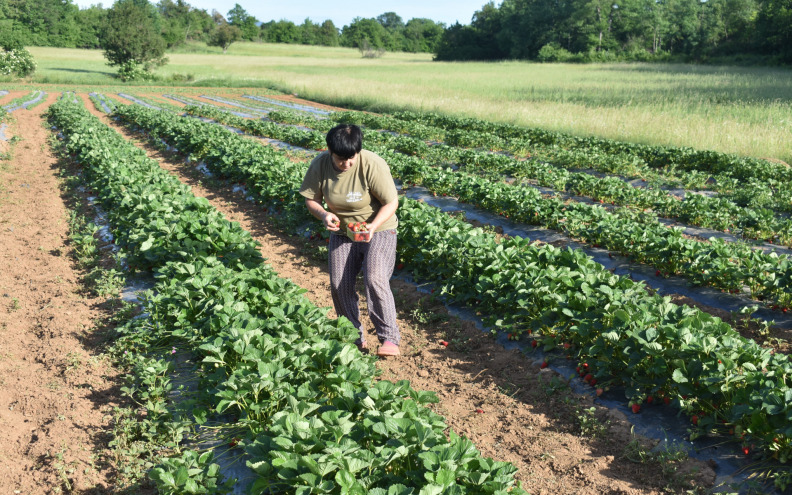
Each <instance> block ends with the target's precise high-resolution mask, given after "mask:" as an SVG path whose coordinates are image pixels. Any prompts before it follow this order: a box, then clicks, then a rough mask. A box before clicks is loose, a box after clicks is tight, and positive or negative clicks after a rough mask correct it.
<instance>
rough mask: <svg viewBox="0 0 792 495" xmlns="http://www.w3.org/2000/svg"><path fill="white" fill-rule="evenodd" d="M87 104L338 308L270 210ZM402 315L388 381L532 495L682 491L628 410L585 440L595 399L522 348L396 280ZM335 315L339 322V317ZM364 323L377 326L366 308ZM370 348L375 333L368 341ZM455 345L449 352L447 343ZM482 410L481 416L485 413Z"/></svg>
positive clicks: (314, 295)
mask: <svg viewBox="0 0 792 495" xmlns="http://www.w3.org/2000/svg"><path fill="white" fill-rule="evenodd" d="M88 108H89V109H90V110H91V111H92V112H93V113H94V114H95V115H97V116H99V117H100V118H102V119H103V121H104V122H105V123H107V124H109V125H111V126H113V127H114V128H115V129H116V130H118V131H119V132H121V133H122V134H123V135H124V136H125V137H126V138H127V139H131V140H132V141H135V142H137V143H138V144H139V145H140V146H141V147H143V148H144V149H146V151H147V153H148V154H149V156H150V157H152V158H154V159H156V160H158V161H159V162H160V164H161V165H162V167H163V168H165V169H166V170H168V171H170V172H171V173H173V174H174V175H176V176H177V177H178V178H179V179H180V180H181V181H183V182H184V183H186V184H189V185H190V186H191V187H192V189H193V192H194V194H195V195H196V196H202V197H205V198H207V199H208V200H209V201H210V202H211V203H212V204H213V205H214V206H215V207H216V208H217V209H218V210H220V211H221V212H223V213H224V214H225V215H226V217H227V218H228V219H229V220H232V221H236V222H239V223H240V224H241V226H242V228H244V229H246V230H248V231H250V232H251V233H252V234H253V236H254V237H255V238H256V239H257V240H258V241H259V242H261V244H262V252H263V254H264V256H265V257H266V258H267V259H268V262H269V263H270V264H272V266H273V267H275V269H276V271H277V272H278V273H279V275H280V276H281V277H285V278H289V279H291V280H293V281H294V282H295V283H296V284H298V285H300V286H301V287H303V288H305V289H307V290H308V293H307V294H306V295H307V296H308V297H309V298H310V299H311V300H312V301H313V302H314V303H315V304H317V305H319V306H324V307H330V306H332V301H331V299H330V291H329V283H328V275H327V267H326V265H325V264H324V263H318V262H315V261H312V259H311V258H310V257H309V256H306V253H307V252H310V251H311V245H310V242H311V241H306V240H304V239H298V238H295V237H289V236H284V235H282V234H281V233H280V232H278V231H276V230H274V229H273V228H271V227H270V226H269V224H268V223H267V214H266V213H265V212H264V211H262V210H261V209H259V208H258V207H256V206H254V205H252V204H250V203H248V202H246V201H244V200H243V198H242V197H241V195H239V194H235V193H233V192H232V191H231V188H230V187H228V186H225V185H222V184H219V185H218V184H215V183H212V181H210V180H208V179H207V178H206V177H204V176H203V175H201V174H200V173H198V172H197V171H196V170H195V169H194V168H192V167H190V166H188V165H186V164H185V163H184V161H183V160H182V159H181V158H180V157H178V156H176V155H173V154H170V153H163V152H162V151H159V150H156V149H154V148H152V147H151V146H148V145H147V144H145V143H144V142H142V138H141V136H139V135H133V134H131V133H129V132H127V131H126V130H125V129H124V128H122V127H120V126H118V125H116V124H115V123H114V122H111V121H110V120H109V119H108V118H107V117H106V116H105V115H103V114H101V113H100V112H98V111H96V110H95V109H94V108H93V106H92V105H89V106H88ZM391 286H392V288H393V291H394V294H395V296H396V301H397V308H398V309H399V310H400V314H399V326H400V328H401V331H402V350H403V353H404V355H403V356H402V357H399V358H395V359H388V360H380V362H379V368H380V369H381V370H382V377H383V378H385V379H390V380H401V379H407V380H410V381H411V382H412V383H413V385H414V386H415V387H416V388H417V389H421V390H431V391H434V392H436V393H437V394H438V396H439V398H440V403H439V404H437V405H436V406H435V409H436V410H437V411H438V412H439V413H441V414H443V415H444V416H445V417H446V418H447V422H448V425H449V426H450V427H451V428H452V429H453V430H454V431H456V432H457V433H461V434H464V435H466V436H468V437H469V438H470V439H471V440H473V441H474V442H475V444H476V446H477V447H478V448H479V449H480V450H481V451H482V453H483V454H484V455H485V456H488V457H493V458H495V459H497V460H502V461H509V462H512V463H514V464H515V465H516V466H517V467H518V469H519V471H520V472H519V475H518V477H519V479H521V480H522V482H523V486H524V488H525V489H526V490H528V491H529V492H531V493H539V494H543V493H546V494H549V493H553V494H562V493H563V494H600V493H620V494H621V493H623V494H639V493H640V494H644V493H661V492H662V491H663V490H664V489H665V488H667V487H669V486H670V487H671V489H672V490H681V489H682V487H683V484H681V483H679V484H675V482H673V481H672V480H670V479H668V478H666V477H664V476H663V474H662V469H661V466H659V465H657V464H636V463H632V462H630V461H628V460H626V459H625V458H624V455H623V454H624V450H625V447H626V446H627V445H628V444H629V443H630V442H631V441H632V440H633V437H632V436H631V434H630V429H629V423H628V422H627V421H626V419H625V418H624V416H623V415H621V414H620V413H614V412H608V411H607V410H604V409H601V408H600V409H598V412H597V415H596V417H597V422H599V423H600V424H605V423H606V422H608V424H609V426H608V427H607V428H606V429H605V431H604V433H603V434H601V435H599V436H597V437H596V438H595V437H594V435H592V434H591V433H590V432H588V433H584V434H581V421H580V420H579V417H580V416H581V415H582V414H584V413H582V412H581V410H582V409H583V408H589V407H591V406H592V405H593V404H592V400H591V398H590V397H587V396H577V395H574V394H572V393H571V392H569V390H568V387H567V386H566V385H565V384H564V380H563V379H561V378H560V377H558V376H557V375H556V374H555V373H554V372H552V371H550V370H540V369H538V367H536V366H534V365H532V364H531V361H530V360H528V359H526V358H525V357H524V356H522V355H521V354H520V353H519V352H517V351H505V350H504V349H503V348H502V347H500V346H498V345H497V344H495V343H494V342H493V341H492V340H491V339H490V338H489V337H488V336H487V335H486V334H484V333H483V332H481V331H480V330H478V329H476V328H475V326H474V325H473V324H472V323H470V322H465V321H462V320H459V319H457V318H454V317H452V316H449V315H448V313H447V311H446V310H445V308H444V307H443V306H442V305H440V304H438V303H436V302H434V301H433V300H432V298H431V297H429V296H428V295H426V294H422V293H420V292H418V291H417V290H416V288H415V287H414V286H413V285H411V284H408V283H404V282H401V281H398V280H393V281H392V282H391ZM330 316H331V317H334V315H333V312H332V311H331V312H330ZM362 321H363V324H364V326H365V328H366V329H368V330H369V331H371V329H372V325H371V323H370V321H369V319H368V317H367V314H366V312H365V311H364V312H363V318H362ZM367 338H368V342H369V344H370V345H372V346H373V345H375V344H376V337H375V336H374V335H373V334H371V333H369V334H368V335H367ZM440 340H448V341H450V342H451V345H450V346H449V347H448V348H446V347H443V346H441V345H440V344H439V341H440ZM476 409H482V410H483V411H484V412H483V413H477V412H476ZM682 469H684V470H698V471H700V475H699V483H701V484H707V483H709V484H711V483H712V481H714V473H713V472H712V470H711V469H710V468H709V467H707V466H706V465H705V464H703V463H699V462H697V461H688V462H687V464H686V465H685V466H683V467H682Z"/></svg>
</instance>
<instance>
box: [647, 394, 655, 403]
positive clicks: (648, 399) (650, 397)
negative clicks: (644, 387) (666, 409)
mask: <svg viewBox="0 0 792 495" xmlns="http://www.w3.org/2000/svg"><path fill="white" fill-rule="evenodd" d="M652 402H654V397H652V396H651V395H650V396H649V397H647V398H646V403H647V404H651V403H652Z"/></svg>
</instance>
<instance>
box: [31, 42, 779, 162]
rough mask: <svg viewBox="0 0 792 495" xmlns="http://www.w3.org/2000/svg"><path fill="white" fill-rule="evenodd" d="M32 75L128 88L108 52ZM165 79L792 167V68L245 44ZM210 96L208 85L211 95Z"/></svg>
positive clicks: (190, 59) (75, 53) (72, 54)
mask: <svg viewBox="0 0 792 495" xmlns="http://www.w3.org/2000/svg"><path fill="white" fill-rule="evenodd" d="M31 52H32V53H33V55H34V57H35V58H36V60H37V62H38V64H39V70H38V71H37V74H36V75H35V76H34V78H33V80H32V81H31V82H33V83H52V84H58V85H68V84H78V85H88V86H90V85H95V86H99V85H112V86H115V87H127V88H128V86H125V85H123V84H120V83H119V81H118V80H117V79H115V78H114V77H113V76H114V73H115V71H114V69H113V68H111V67H109V66H107V65H106V64H105V60H104V58H103V57H102V53H101V51H99V50H92V51H88V50H67V49H54V48H31ZM168 57H169V59H170V62H169V63H168V65H166V66H165V67H162V68H160V69H159V70H158V71H157V73H158V75H159V76H160V77H161V80H160V81H158V82H155V83H151V84H150V86H152V88H151V89H152V90H153V89H154V88H153V86H157V85H165V86H167V85H173V84H175V85H181V86H198V87H200V86H203V87H213V88H215V90H213V91H212V92H216V91H219V90H220V88H224V87H227V88H267V87H274V88H278V89H281V90H283V91H286V92H289V93H297V94H299V95H300V96H303V97H306V98H309V99H315V100H318V101H322V102H325V103H330V104H335V105H338V106H349V107H354V108H359V109H368V110H383V111H387V110H396V109H414V110H432V111H438V112H443V113H448V114H453V115H464V116H472V117H479V118H484V119H489V120H494V121H499V122H509V123H515V124H520V125H525V126H534V127H541V128H544V129H550V130H558V131H564V132H569V133H573V134H578V135H596V136H602V137H608V138H613V139H621V140H626V141H633V142H639V143H650V144H665V145H677V146H679V145H686V146H693V147H696V148H706V149H714V150H718V151H725V152H733V153H738V154H743V155H750V156H760V157H773V158H779V159H782V160H784V161H786V162H792V71H789V70H785V69H763V68H735V67H706V66H691V65H650V64H607V65H569V64H532V63H525V62H501V63H439V62H432V61H431V55H427V54H406V53H399V54H391V53H388V54H386V55H385V56H384V57H382V58H379V59H364V58H362V57H361V55H360V53H359V52H358V51H357V50H354V49H348V48H324V47H306V46H299V45H272V44H257V43H234V44H233V45H231V47H230V48H229V50H228V53H227V54H223V53H222V51H221V50H220V49H219V48H214V47H206V46H205V45H191V46H189V47H186V48H184V49H182V50H180V52H178V53H171V54H169V55H168ZM207 91H209V90H207Z"/></svg>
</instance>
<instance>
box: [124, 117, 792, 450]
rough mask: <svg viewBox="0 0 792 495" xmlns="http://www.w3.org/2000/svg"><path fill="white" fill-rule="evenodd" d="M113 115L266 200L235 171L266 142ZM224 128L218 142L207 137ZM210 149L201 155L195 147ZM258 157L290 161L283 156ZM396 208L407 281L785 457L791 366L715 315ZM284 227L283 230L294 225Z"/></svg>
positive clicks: (522, 242)
mask: <svg viewBox="0 0 792 495" xmlns="http://www.w3.org/2000/svg"><path fill="white" fill-rule="evenodd" d="M122 115H123V116H124V117H123V118H124V119H125V120H128V121H129V122H134V124H135V125H138V126H140V127H142V128H144V129H145V130H147V131H149V132H151V133H152V138H153V139H159V138H163V139H165V140H166V141H168V142H170V143H171V144H174V145H175V144H176V143H177V142H178V143H181V144H182V145H183V146H185V147H184V148H182V149H181V151H182V152H183V153H189V154H190V155H191V156H192V158H194V159H202V160H204V161H205V163H206V164H207V166H208V167H209V168H210V169H211V170H212V171H213V172H216V173H221V174H224V172H221V171H229V169H233V168H234V166H236V167H237V170H236V171H234V175H233V176H232V177H234V178H235V179H236V178H238V177H239V176H240V175H244V174H245V173H250V174H251V180H249V181H247V182H246V183H247V184H248V185H249V186H250V187H251V189H252V190H253V191H254V193H255V197H256V199H257V201H258V202H260V203H263V204H265V205H271V204H277V203H278V197H277V196H272V192H271V189H270V188H271V185H270V184H267V183H262V182H261V181H256V180H255V179H253V177H254V176H255V174H256V173H257V172H256V171H255V170H251V171H250V172H246V170H247V169H248V168H249V167H251V165H252V164H257V163H259V162H260V161H261V160H260V159H257V156H267V157H269V156H270V155H269V153H270V152H271V151H270V150H266V147H264V146H262V145H258V144H255V145H251V144H250V143H251V141H250V140H247V139H245V138H244V137H241V136H238V135H235V134H233V133H231V132H229V131H225V130H219V131H218V130H217V129H218V128H219V126H211V125H208V124H200V123H199V124H195V123H191V122H190V121H189V120H187V119H183V118H180V117H177V116H173V115H165V114H161V113H160V114H157V113H155V112H149V111H146V110H145V109H124V111H123V112H122ZM164 122H168V123H167V124H165V123H164ZM179 122H181V124H179ZM212 127H214V129H213V128H212ZM166 128H167V130H168V131H167V133H165V132H164V131H165V129H166ZM224 133H225V134H227V135H228V136H227V138H226V137H223V138H221V139H216V138H217V136H220V135H222V134H224ZM238 148H245V149H246V152H244V153H238V152H237V149H238ZM210 149H212V150H213V151H212V156H209V155H206V154H204V151H203V150H210ZM265 150H266V151H265ZM251 154H252V156H249V155H251ZM226 158H227V159H226ZM268 163H269V166H271V167H285V168H290V167H293V166H294V165H295V164H294V163H293V162H291V161H290V160H288V159H287V158H286V157H285V155H281V159H280V161H277V162H276V161H270V162H268ZM302 167H303V170H304V167H305V164H302ZM282 175H283V174H282ZM299 184H300V178H299V177H294V178H293V180H292V181H291V183H290V184H288V185H286V186H287V187H290V188H291V189H292V191H293V192H292V194H291V195H290V197H291V198H292V199H297V198H298V196H297V189H298V188H299ZM278 194H280V193H278ZM294 203H295V205H294V206H288V205H286V206H283V209H282V210H281V211H282V212H284V213H285V212H289V211H292V209H297V210H300V209H304V206H303V205H302V204H301V202H300V201H294ZM399 212H400V213H399V215H400V234H399V238H400V247H399V256H400V259H401V261H403V262H404V263H405V264H406V266H407V268H409V269H410V270H412V272H413V273H414V274H415V276H416V277H418V278H422V279H426V280H430V281H433V282H435V283H438V284H440V290H441V292H442V293H443V294H445V295H446V296H447V297H448V298H449V300H451V301H453V302H457V303H460V304H466V305H469V306H471V307H474V308H476V309H477V310H478V311H480V312H481V313H483V315H484V318H485V323H486V324H487V325H491V326H493V327H495V328H499V329H502V330H503V331H505V332H508V333H510V334H511V335H520V334H525V333H528V334H533V335H534V337H535V338H536V339H537V340H536V342H541V343H542V344H543V345H544V346H545V348H546V349H548V350H549V349H555V348H557V349H563V352H565V353H568V354H569V355H570V357H575V358H577V359H580V360H581V361H583V362H584V363H585V369H586V370H587V373H590V374H591V375H592V378H591V379H590V380H589V381H590V382H591V380H592V379H593V380H597V381H598V382H599V384H600V386H608V385H615V384H621V385H625V386H626V388H627V395H628V398H629V399H630V400H631V401H632V402H634V403H636V404H637V403H640V402H642V401H643V400H644V399H645V398H647V397H649V396H653V397H662V398H665V399H667V400H668V401H669V402H674V403H675V404H677V405H679V407H681V408H682V410H683V411H685V412H686V413H688V414H690V415H695V416H696V418H697V419H696V428H697V429H698V431H700V432H707V433H709V432H718V433H726V432H727V431H728V430H729V429H731V430H733V431H734V432H735V436H736V437H737V438H738V439H742V441H745V442H753V443H754V444H755V445H760V446H764V447H766V449H765V452H766V453H767V454H768V455H771V456H774V457H776V458H777V459H779V460H780V461H782V462H786V461H787V459H788V456H789V455H790V453H792V402H789V401H788V400H786V399H787V398H789V397H792V389H790V385H792V384H791V383H790V378H789V377H790V376H792V374H791V373H792V365H791V364H790V363H789V361H788V359H787V357H786V356H784V355H776V354H773V352H772V351H771V350H767V349H763V348H761V347H760V346H758V345H757V344H756V343H755V342H754V341H752V340H748V339H744V338H742V337H741V336H740V335H739V334H738V333H737V332H735V331H734V329H732V328H731V327H730V326H729V325H728V324H726V323H724V322H723V321H721V320H720V319H718V318H716V317H713V316H711V315H708V314H706V313H703V312H701V311H699V310H697V309H695V308H691V307H686V306H678V305H675V304H672V303H671V302H670V300H669V299H668V298H662V297H659V296H656V295H651V294H650V293H649V292H647V290H646V287H645V285H643V284H642V283H636V282H633V281H632V280H630V279H629V278H627V277H620V276H616V275H614V274H612V273H611V272H609V271H608V270H606V269H605V268H603V267H602V266H601V265H599V264H598V263H596V262H594V261H593V260H591V259H590V258H588V257H587V256H585V255H584V254H583V253H581V252H580V251H574V250H560V249H557V248H554V247H552V246H550V245H544V246H536V245H534V244H532V243H531V241H529V240H526V239H520V238H504V239H501V240H497V239H496V238H495V237H494V236H492V235H491V234H488V233H485V232H484V231H482V230H481V229H477V228H473V227H472V226H470V225H469V224H468V223H466V222H464V221H460V220H457V219H455V218H453V217H451V216H448V215H446V214H444V213H441V212H440V211H438V210H437V209H436V208H432V207H429V206H426V205H424V204H421V203H418V202H416V201H412V200H409V199H406V198H402V199H401V203H400V209H399ZM284 225H285V226H286V227H288V228H289V230H290V231H294V230H295V229H297V228H298V226H299V225H300V223H299V222H292V223H289V222H286V223H285V224H284ZM316 228H318V226H317V227H316ZM581 365H583V363H582V364H581ZM743 434H744V435H743ZM776 440H777V441H776Z"/></svg>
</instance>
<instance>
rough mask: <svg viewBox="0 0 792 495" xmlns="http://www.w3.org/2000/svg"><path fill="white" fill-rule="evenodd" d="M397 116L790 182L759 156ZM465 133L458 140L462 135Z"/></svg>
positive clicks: (521, 142) (477, 142) (485, 134)
mask: <svg viewBox="0 0 792 495" xmlns="http://www.w3.org/2000/svg"><path fill="white" fill-rule="evenodd" d="M393 116H394V117H395V118H397V119H399V120H405V121H410V122H416V123H420V124H423V125H424V126H434V127H440V128H442V129H443V130H444V131H445V132H446V133H447V134H448V133H451V134H454V133H460V132H461V131H468V132H470V133H472V134H468V136H470V138H469V139H470V142H468V143H466V144H468V145H469V146H475V147H485V148H496V149H508V150H512V151H517V150H521V149H531V148H532V147H543V148H547V147H554V148H559V149H565V150H570V151H582V152H586V153H590V154H591V155H592V156H596V155H599V154H603V155H616V156H623V157H625V158H626V159H629V160H630V161H636V160H637V161H639V162H640V163H641V164H642V165H645V166H647V167H650V168H657V169H672V170H689V171H699V172H704V173H706V174H723V175H725V176H727V177H733V178H734V179H737V180H740V181H747V180H749V179H758V180H760V181H778V182H780V183H789V182H792V169H789V168H788V167H786V166H784V165H782V164H779V163H774V162H770V161H768V160H764V159H760V158H750V157H741V156H738V155H733V154H728V153H721V152H717V151H709V150H697V149H693V148H688V147H669V146H652V145H645V144H633V143H626V142H621V141H615V140H611V139H603V138H597V137H579V136H572V135H569V134H564V133H560V132H553V131H545V130H542V129H530V128H526V127H521V126H517V125H512V124H499V123H494V122H489V121H485V120H480V119H475V118H459V117H450V116H446V115H440V114H437V113H417V112H409V111H401V112H396V113H395V114H394V115H393ZM464 136H465V135H464V134H462V135H460V139H464Z"/></svg>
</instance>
